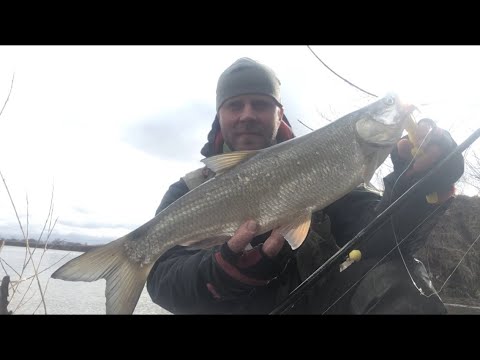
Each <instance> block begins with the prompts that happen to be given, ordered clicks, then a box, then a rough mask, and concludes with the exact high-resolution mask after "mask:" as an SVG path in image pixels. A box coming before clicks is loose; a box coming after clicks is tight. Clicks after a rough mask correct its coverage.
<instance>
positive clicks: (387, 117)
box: [355, 93, 416, 184]
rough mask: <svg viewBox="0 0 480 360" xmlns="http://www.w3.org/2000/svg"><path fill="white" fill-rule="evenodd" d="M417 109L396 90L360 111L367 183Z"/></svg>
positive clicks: (358, 132) (356, 125) (365, 180)
mask: <svg viewBox="0 0 480 360" xmlns="http://www.w3.org/2000/svg"><path fill="white" fill-rule="evenodd" d="M415 109H416V108H415V106H413V105H410V104H404V103H402V102H401V101H400V99H399V97H398V96H397V95H396V94H394V93H389V94H387V95H386V96H384V97H383V98H381V99H379V100H377V101H375V102H374V103H372V104H370V105H368V106H366V107H365V108H363V109H362V110H361V111H360V113H359V117H358V119H357V121H356V123H355V127H356V133H357V136H358V139H359V143H360V148H361V149H362V151H363V154H364V156H365V163H364V170H363V181H364V183H365V184H368V183H369V182H370V180H371V178H372V176H373V174H374V173H375V171H376V170H377V169H378V167H379V166H380V165H381V164H382V163H383V162H384V161H385V160H386V158H387V157H388V155H389V154H390V152H391V150H392V149H393V147H394V146H395V144H396V143H397V142H398V141H399V140H400V138H401V136H402V133H403V130H404V129H405V127H406V126H407V124H408V120H410V119H411V116H412V113H413V111H414V110H415Z"/></svg>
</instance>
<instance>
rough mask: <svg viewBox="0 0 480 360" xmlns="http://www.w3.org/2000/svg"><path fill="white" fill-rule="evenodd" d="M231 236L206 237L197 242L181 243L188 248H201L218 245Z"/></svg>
mask: <svg viewBox="0 0 480 360" xmlns="http://www.w3.org/2000/svg"><path fill="white" fill-rule="evenodd" d="M230 237H231V236H217V237H212V238H208V239H203V240H200V241H197V242H188V243H184V244H181V245H182V246H186V247H188V249H189V250H202V249H210V248H212V247H214V246H215V245H220V244H223V243H224V242H226V241H227V240H228V239H230Z"/></svg>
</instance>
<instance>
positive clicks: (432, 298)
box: [147, 58, 463, 314]
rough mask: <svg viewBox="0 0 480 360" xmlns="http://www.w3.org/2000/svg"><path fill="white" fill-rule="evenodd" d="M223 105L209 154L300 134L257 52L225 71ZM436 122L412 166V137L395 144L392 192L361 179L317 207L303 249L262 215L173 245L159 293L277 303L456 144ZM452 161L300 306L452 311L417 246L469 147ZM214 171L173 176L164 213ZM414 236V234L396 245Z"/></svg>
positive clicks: (169, 304)
mask: <svg viewBox="0 0 480 360" xmlns="http://www.w3.org/2000/svg"><path fill="white" fill-rule="evenodd" d="M216 106H217V115H216V117H215V120H214V122H213V125H212V130H211V131H210V133H209V135H208V142H207V144H206V145H205V146H204V147H203V149H202V150H201V153H202V154H203V155H204V156H206V157H209V156H212V155H216V154H221V153H226V152H229V151H238V150H255V149H262V148H266V147H269V146H271V145H273V144H275V143H277V142H282V141H286V140H288V139H291V138H293V137H294V134H293V132H292V130H291V127H290V124H289V122H288V120H287V118H286V117H285V115H284V111H283V106H282V102H281V98H280V81H279V80H278V79H277V77H276V76H275V73H274V72H273V70H272V69H270V68H269V67H267V66H265V65H263V64H260V63H258V62H256V61H254V60H251V59H249V58H241V59H239V60H237V61H236V62H235V63H233V64H232V65H231V66H230V67H228V68H227V69H226V70H225V71H224V72H223V73H222V75H221V76H220V78H219V80H218V84H217V98H216ZM432 127H433V126H432V122H431V121H423V122H420V123H419V127H418V135H419V138H420V139H421V138H424V137H425V136H426V135H427V133H428V132H429V131H430V130H431V131H430V133H431V134H430V135H431V136H430V137H431V139H432V141H429V146H428V147H427V148H425V150H424V155H423V156H422V157H419V158H418V160H416V161H414V162H413V163H412V166H409V165H410V163H411V159H412V157H411V149H412V147H413V145H412V144H411V143H410V142H409V141H408V139H406V138H405V139H402V140H400V141H399V143H398V144H397V147H396V148H395V149H394V150H393V152H392V154H391V157H392V162H393V164H394V172H393V173H391V174H390V175H388V176H387V177H386V178H385V179H384V183H385V192H384V195H383V196H380V195H379V194H378V193H376V192H374V191H371V190H368V189H367V188H366V187H364V186H360V187H358V188H357V189H355V190H354V191H352V192H351V193H350V194H348V195H346V196H345V197H343V198H341V199H339V200H337V201H336V202H334V203H333V204H331V205H330V206H328V207H326V208H325V209H323V210H322V211H319V212H317V213H314V214H313V217H312V225H311V227H310V231H309V233H308V236H307V238H306V240H305V241H304V243H303V244H302V245H301V246H300V247H299V248H298V249H296V250H295V251H292V249H291V248H290V246H289V245H288V243H287V242H286V241H285V239H284V238H283V237H282V236H281V235H280V234H279V233H278V232H277V231H275V230H274V231H271V232H268V233H266V234H263V235H259V236H256V237H254V236H253V234H254V233H255V229H256V226H257V225H256V223H255V221H254V219H253V220H250V221H247V222H246V223H245V224H243V225H242V226H240V228H239V229H238V230H237V231H236V233H235V234H234V235H233V236H232V237H231V238H230V239H229V240H228V241H227V242H226V243H224V244H222V245H219V246H215V247H213V248H210V249H203V250H192V249H189V248H186V247H181V246H176V247H174V248H172V249H170V250H169V251H167V252H166V253H165V254H163V255H162V256H161V257H160V258H159V259H158V260H157V262H156V264H155V265H154V267H153V269H152V270H151V272H150V274H149V276H148V280H147V289H148V292H149V294H150V296H151V298H152V300H153V301H154V302H155V303H157V304H158V305H160V306H162V307H163V308H165V309H166V310H168V311H170V312H172V313H175V314H200V313H224V314H242V313H247V314H252V313H258V314H260V313H269V312H270V311H272V310H273V309H274V308H275V307H276V306H277V305H279V304H280V302H281V301H282V300H283V299H285V297H286V296H287V295H288V294H289V293H290V292H291V291H292V290H293V289H295V288H296V287H297V286H298V285H299V284H300V283H301V282H302V281H303V280H305V279H306V278H307V277H308V276H309V275H310V274H311V273H312V272H313V271H315V270H316V269H317V268H318V267H319V266H320V265H322V264H323V263H324V262H325V261H326V260H327V259H328V258H329V257H330V256H331V255H333V254H334V253H335V252H336V251H337V250H338V248H339V246H342V245H344V244H345V243H346V242H347V241H349V240H350V239H351V238H352V237H354V236H355V234H356V233H357V232H358V231H360V230H361V229H362V228H363V227H365V226H366V225H367V224H368V222H369V221H371V220H372V219H373V218H374V217H375V216H376V215H378V214H379V213H380V212H381V211H383V210H384V209H385V208H386V207H387V206H388V205H389V204H390V203H391V202H392V201H394V200H395V199H396V198H398V196H400V195H401V194H402V193H403V192H404V191H405V190H406V189H408V188H409V187H410V186H411V185H412V184H413V183H414V182H415V181H416V180H418V179H419V178H420V177H421V176H422V175H424V174H425V173H426V172H427V171H428V169H430V168H431V167H432V166H433V165H434V164H435V163H436V162H438V161H439V160H440V159H442V158H443V157H445V155H446V154H447V153H448V152H449V151H450V150H451V149H452V148H453V147H455V145H456V144H455V142H454V141H453V139H452V138H451V137H450V134H449V133H448V132H446V131H444V130H442V129H439V128H435V127H433V129H431V128H432ZM448 165H449V166H448V167H447V169H446V170H445V171H443V173H442V174H440V175H439V176H438V177H437V178H436V179H434V180H432V181H430V182H429V183H428V184H426V185H425V187H424V189H423V194H422V195H421V196H418V197H417V198H415V199H414V200H413V201H411V202H410V203H408V204H405V205H404V206H403V207H402V208H400V209H399V210H398V212H397V213H396V214H395V215H393V216H392V218H391V220H390V221H388V222H387V223H386V225H384V226H383V227H382V228H381V229H380V230H379V231H377V232H376V233H375V234H374V235H373V236H372V237H371V238H370V239H368V240H366V241H365V242H364V243H363V244H361V245H360V246H359V250H361V252H362V254H363V258H362V260H361V261H359V262H357V263H355V264H353V265H351V266H349V267H348V268H346V269H345V270H343V271H340V270H339V268H338V267H337V268H335V267H333V268H332V269H330V270H329V272H327V274H325V276H324V277H323V278H322V279H320V280H319V281H318V282H317V284H316V285H315V286H314V287H313V289H312V290H311V291H309V292H308V293H307V294H306V295H305V296H304V297H303V298H302V299H301V300H300V301H299V302H298V303H297V304H296V305H295V307H293V310H292V313H312V314H323V313H325V314H366V313H376V314H380V313H390V314H395V313H397V314H398V313H409V314H411V313H430V314H441V313H445V312H446V310H445V307H444V306H443V303H442V301H441V299H440V298H439V296H438V295H437V294H436V293H435V290H434V289H433V287H432V285H431V282H430V280H429V279H428V276H427V274H426V271H425V268H424V267H423V265H422V264H421V263H420V262H419V261H417V260H416V259H415V258H414V257H413V254H414V252H415V250H416V249H417V248H418V247H420V246H422V245H423V243H424V241H425V239H426V237H427V235H428V233H429V231H430V230H431V228H432V226H434V224H435V221H436V220H437V219H438V217H439V214H440V213H441V212H442V211H444V210H445V205H448V202H446V201H447V199H449V198H451V197H452V196H453V192H454V188H453V185H454V183H455V182H456V181H457V180H458V179H459V178H460V176H461V175H462V173H463V157H462V156H461V155H459V156H458V157H457V158H455V159H454V160H452V162H451V163H449V164H448ZM212 176H214V174H213V173H211V172H210V171H209V170H207V169H206V168H203V169H197V170H195V171H193V172H191V173H189V174H187V175H185V176H184V177H183V178H182V179H180V180H179V181H178V182H176V183H174V184H172V185H171V186H170V188H169V190H168V191H167V193H166V194H165V195H164V197H163V199H162V201H161V204H160V206H159V208H158V210H157V213H158V212H160V211H161V210H162V209H164V208H165V207H167V206H168V205H169V204H171V203H172V202H174V201H175V200H176V199H178V198H179V197H181V196H182V195H184V194H186V193H187V192H188V191H189V190H191V189H193V188H194V187H196V186H198V185H200V184H201V183H202V182H204V181H206V180H208V179H209V178H211V177H212ZM433 192H435V193H436V195H437V198H436V199H435V203H434V204H432V203H431V201H427V198H426V195H428V194H429V193H433ZM432 212H434V214H433V215H431V214H432ZM407 235H408V237H407ZM405 237H407V240H406V241H405V242H404V243H402V245H401V246H400V247H398V248H396V249H395V250H393V251H391V250H392V249H393V248H394V247H395V245H396V244H398V243H399V242H400V241H401V240H402V239H404V238H405Z"/></svg>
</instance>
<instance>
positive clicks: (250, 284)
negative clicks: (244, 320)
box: [207, 220, 286, 299]
mask: <svg viewBox="0 0 480 360" xmlns="http://www.w3.org/2000/svg"><path fill="white" fill-rule="evenodd" d="M257 229H258V225H257V223H256V222H255V221H254V220H249V221H246V222H245V223H243V224H242V225H241V226H240V227H239V228H238V229H237V231H236V232H235V234H234V235H233V236H232V237H231V238H230V239H229V240H228V241H227V242H226V243H224V244H223V245H222V246H220V248H219V250H218V251H216V252H215V253H214V263H215V265H216V267H217V268H219V269H218V271H217V272H216V273H217V276H216V280H215V282H214V283H212V282H209V283H207V288H208V290H209V291H210V293H211V294H212V295H213V297H214V298H216V299H225V298H231V297H236V296H241V295H242V294H243V295H245V294H248V293H249V292H250V291H251V290H252V289H253V288H255V287H258V286H265V285H267V284H268V283H269V282H270V281H271V280H272V279H273V278H275V277H276V276H278V275H279V274H280V272H281V271H282V270H283V269H284V267H285V266H286V261H285V260H286V258H285V257H284V256H280V257H279V256H278V255H279V253H280V251H281V250H282V248H283V246H284V244H285V239H284V238H283V236H282V235H281V234H280V233H279V232H278V231H276V230H273V231H272V233H271V235H270V236H269V237H268V238H267V240H265V242H264V243H263V244H259V245H257V246H255V247H253V248H250V249H248V250H247V249H246V248H247V246H248V245H249V244H250V242H251V241H252V239H253V238H254V237H255V236H256V235H257Z"/></svg>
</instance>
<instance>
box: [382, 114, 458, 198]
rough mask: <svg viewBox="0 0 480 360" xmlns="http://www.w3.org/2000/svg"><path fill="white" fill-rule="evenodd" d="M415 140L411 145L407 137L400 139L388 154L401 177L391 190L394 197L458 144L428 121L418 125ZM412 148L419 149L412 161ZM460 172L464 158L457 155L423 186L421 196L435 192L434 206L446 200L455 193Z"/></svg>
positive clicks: (397, 175)
mask: <svg viewBox="0 0 480 360" xmlns="http://www.w3.org/2000/svg"><path fill="white" fill-rule="evenodd" d="M415 140H416V144H413V143H412V142H411V141H410V140H409V138H408V137H407V136H406V137H404V138H402V139H401V140H400V141H399V142H398V143H397V146H396V147H394V149H393V151H392V153H391V154H390V156H391V159H392V163H393V166H394V173H395V174H396V177H397V178H398V177H399V176H400V175H401V176H400V178H398V181H396V184H395V188H394V189H393V193H394V194H397V195H398V194H400V193H403V192H404V191H405V190H407V189H408V188H409V187H410V186H412V185H413V184H414V183H415V182H416V181H418V180H419V179H420V178H421V177H422V176H424V175H425V174H426V173H427V172H428V171H429V170H430V169H431V168H432V167H433V166H434V165H435V164H437V163H438V162H439V161H440V160H442V159H444V158H445V157H446V156H447V155H448V154H449V153H450V152H451V151H452V150H453V149H454V148H455V147H456V145H457V144H456V143H455V141H454V140H453V138H452V137H451V135H450V133H449V132H448V131H446V130H444V129H441V128H439V127H437V126H436V125H435V123H434V122H433V121H432V120H430V119H422V120H420V121H419V122H418V126H417V129H416V139H415ZM414 147H419V151H418V152H417V154H416V157H415V158H414V157H413V154H412V149H413V148H414ZM412 160H413V161H412ZM463 171H464V159H463V156H462V154H458V155H457V156H455V157H453V158H452V159H451V161H449V162H448V163H447V164H445V166H444V167H443V168H442V169H440V170H439V172H438V173H437V175H436V176H434V177H433V178H431V179H430V180H429V181H427V182H426V183H425V184H424V187H423V189H424V190H423V194H424V195H427V194H433V193H436V194H437V197H438V198H437V201H436V202H437V203H442V202H444V201H446V200H447V199H448V198H450V197H451V196H452V195H453V194H454V192H455V187H454V184H455V182H457V180H458V179H460V177H461V176H462V174H463ZM395 197H397V196H395Z"/></svg>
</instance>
